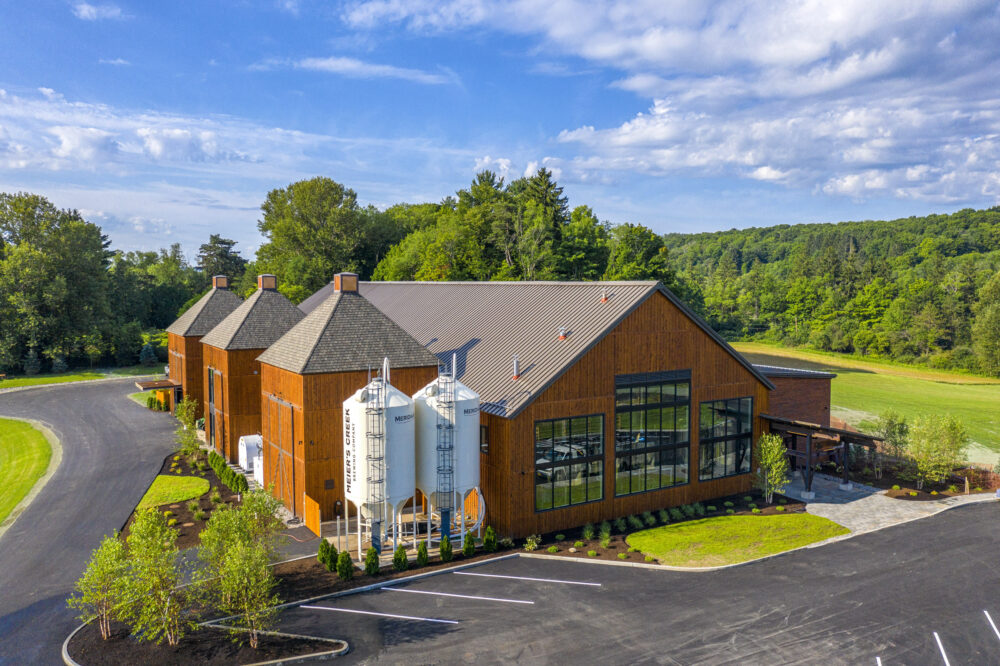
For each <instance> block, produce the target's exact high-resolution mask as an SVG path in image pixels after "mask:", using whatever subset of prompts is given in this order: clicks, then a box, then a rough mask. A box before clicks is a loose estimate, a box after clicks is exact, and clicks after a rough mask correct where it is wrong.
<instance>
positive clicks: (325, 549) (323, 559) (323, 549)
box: [316, 539, 330, 571]
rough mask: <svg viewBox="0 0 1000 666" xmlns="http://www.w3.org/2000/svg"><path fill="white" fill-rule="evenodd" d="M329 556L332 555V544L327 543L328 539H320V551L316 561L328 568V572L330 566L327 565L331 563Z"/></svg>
mask: <svg viewBox="0 0 1000 666" xmlns="http://www.w3.org/2000/svg"><path fill="white" fill-rule="evenodd" d="M329 554H330V542H329V541H327V540H326V539H320V540H319V551H317V553H316V561H318V562H319V563H320V564H322V565H323V566H324V567H326V570H327V571H329V570H330V565H329V564H327V562H329Z"/></svg>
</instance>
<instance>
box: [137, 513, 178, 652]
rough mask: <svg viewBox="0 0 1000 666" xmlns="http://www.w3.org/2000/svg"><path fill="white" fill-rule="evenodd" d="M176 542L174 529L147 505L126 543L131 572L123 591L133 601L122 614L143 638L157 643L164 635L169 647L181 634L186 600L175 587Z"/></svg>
mask: <svg viewBox="0 0 1000 666" xmlns="http://www.w3.org/2000/svg"><path fill="white" fill-rule="evenodd" d="M176 542H177V531H176V530H173V529H171V528H170V527H169V526H168V525H167V519H166V518H165V517H164V516H163V514H161V513H160V512H159V511H156V510H155V509H152V508H150V509H146V510H144V511H141V512H139V514H138V515H137V516H136V518H135V521H134V522H133V523H132V531H131V533H130V534H129V536H128V544H127V545H128V558H129V562H130V564H131V572H132V575H131V576H130V577H128V578H127V579H126V580H127V581H128V584H127V585H126V593H127V597H128V598H130V599H133V600H134V602H133V603H131V604H130V605H128V606H126V609H127V610H126V611H125V617H126V618H127V620H128V622H129V624H130V625H131V628H132V633H133V634H136V635H139V636H141V638H142V640H149V641H156V642H157V643H159V642H160V641H162V640H163V639H164V638H165V639H166V640H167V644H168V645H171V646H173V645H177V644H178V643H179V642H180V640H181V638H182V637H183V636H184V624H183V623H182V622H181V614H182V613H183V611H184V606H185V602H186V596H185V595H186V592H185V591H184V590H180V589H177V585H178V584H179V583H180V570H179V568H178V558H177V555H178V550H177V545H176Z"/></svg>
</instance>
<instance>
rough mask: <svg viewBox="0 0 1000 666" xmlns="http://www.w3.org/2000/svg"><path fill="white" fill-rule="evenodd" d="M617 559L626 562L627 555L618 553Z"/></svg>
mask: <svg viewBox="0 0 1000 666" xmlns="http://www.w3.org/2000/svg"><path fill="white" fill-rule="evenodd" d="M618 559H619V560H627V559H628V553H618Z"/></svg>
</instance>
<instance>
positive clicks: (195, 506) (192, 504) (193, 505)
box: [188, 500, 201, 513]
mask: <svg viewBox="0 0 1000 666" xmlns="http://www.w3.org/2000/svg"><path fill="white" fill-rule="evenodd" d="M200 508H201V505H200V504H199V503H198V500H191V501H190V502H188V511H190V512H191V513H194V512H195V511H197V510H198V509H200Z"/></svg>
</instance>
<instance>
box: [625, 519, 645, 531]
mask: <svg viewBox="0 0 1000 666" xmlns="http://www.w3.org/2000/svg"><path fill="white" fill-rule="evenodd" d="M627 520H628V526H629V527H630V528H631V529H633V530H641V529H642V519H640V518H639V517H638V516H629V517H628V518H627Z"/></svg>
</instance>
